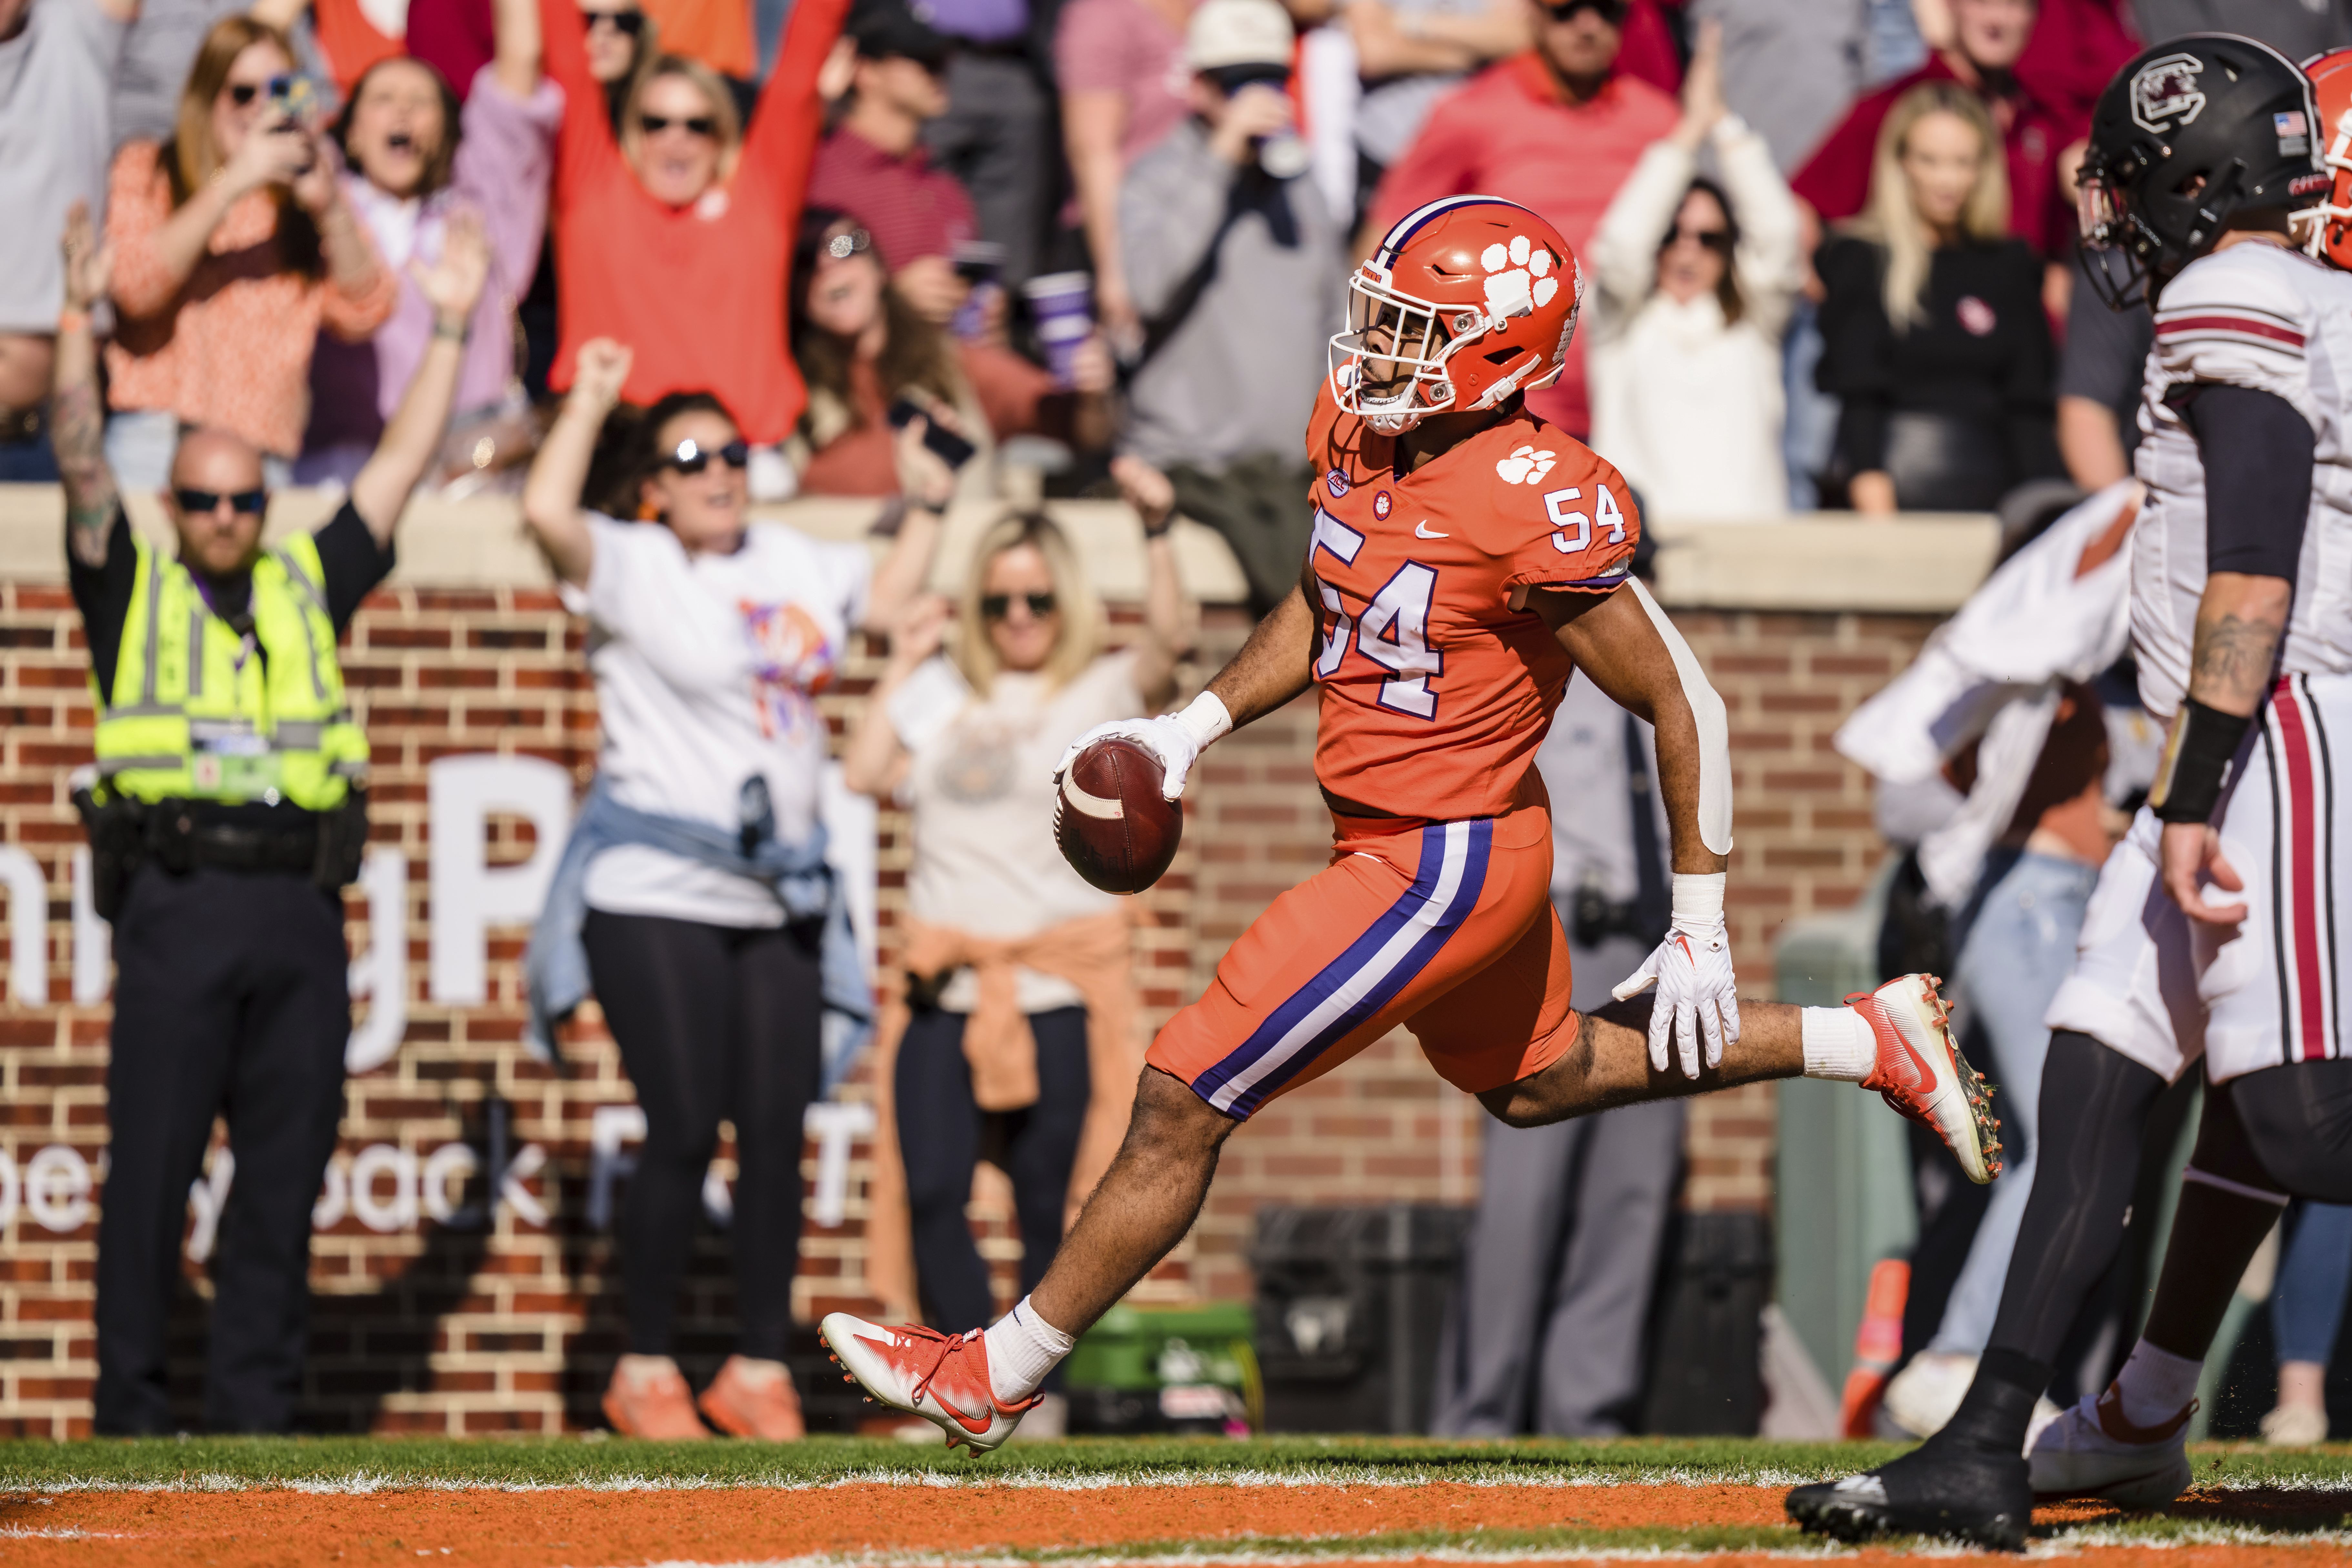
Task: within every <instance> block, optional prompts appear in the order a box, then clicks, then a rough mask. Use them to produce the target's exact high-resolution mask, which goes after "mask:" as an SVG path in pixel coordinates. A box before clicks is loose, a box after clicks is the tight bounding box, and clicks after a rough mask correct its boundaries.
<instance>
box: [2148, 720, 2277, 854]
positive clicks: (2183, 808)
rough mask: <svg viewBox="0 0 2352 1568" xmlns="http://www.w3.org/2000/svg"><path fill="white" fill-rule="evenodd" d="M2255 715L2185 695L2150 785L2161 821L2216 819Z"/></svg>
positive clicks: (2150, 803) (2152, 806)
mask: <svg viewBox="0 0 2352 1568" xmlns="http://www.w3.org/2000/svg"><path fill="white" fill-rule="evenodd" d="M2253 722H2254V721H2253V720H2252V719H2251V718H2240V717H2239V716H2238V715H2237V714H2235V713H2224V712H2222V711H2221V710H2220V709H2218V708H2209V707H2207V706H2206V705H2205V704H2204V703H2202V702H2200V701H2198V700H2197V699H2195V698H2194V697H2185V698H2183V699H2181V702H2180V711H2179V712H2178V713H2176V714H2174V715H2173V716H2172V731H2171V733H2170V734H2168V735H2167V736H2166V737H2165V741H2164V757H2163V760H2162V761H2161V762H2159V763H2158V764H2157V769H2156V782H2155V783H2154V784H2150V785H2149V786H2148V791H2147V805H2148V809H2149V810H2151V811H2153V812H2155V813H2156V817H2157V820H2158V821H2159V822H2199V823H2202V822H2210V821H2211V820H2212V818H2213V808H2214V806H2216V805H2220V804H2221V791H2222V790H2223V788H2225V787H2226V786H2227V785H2228V784H2229V782H2230V767H2231V763H2233V762H2235V761H2236V760H2237V755H2238V745H2239V742H2242V741H2243V740H2244V739H2245V738H2246V731H2247V730H2249V729H2250V728H2252V725H2253Z"/></svg>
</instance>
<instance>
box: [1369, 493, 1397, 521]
mask: <svg viewBox="0 0 2352 1568" xmlns="http://www.w3.org/2000/svg"><path fill="white" fill-rule="evenodd" d="M1393 505H1394V503H1393V502H1391V500H1389V492H1388V491H1386V490H1382V491H1381V493H1380V494H1378V495H1376V496H1374V497H1373V498H1372V515H1373V516H1374V517H1376V518H1379V519H1380V520H1381V521H1382V522H1386V521H1388V520H1389V512H1390V510H1391V508H1392V506H1393Z"/></svg>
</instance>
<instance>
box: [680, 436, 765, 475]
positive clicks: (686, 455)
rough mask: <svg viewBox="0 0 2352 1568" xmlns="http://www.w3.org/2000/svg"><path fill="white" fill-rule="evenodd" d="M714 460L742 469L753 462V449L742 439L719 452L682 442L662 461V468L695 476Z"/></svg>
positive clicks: (690, 442) (720, 448)
mask: <svg viewBox="0 0 2352 1568" xmlns="http://www.w3.org/2000/svg"><path fill="white" fill-rule="evenodd" d="M711 458H718V459H719V461H720V462H722V463H724V464H726V465H727V466H728V467H729V468H741V467H742V466H743V465H744V464H746V463H748V462H750V461H751V447H750V445H749V444H748V443H746V442H745V441H743V440H742V439H741V438H740V437H738V438H737V439H735V440H732V441H730V442H728V443H727V445H725V446H724V447H719V449H718V450H717V451H712V450H711V449H710V448H709V447H703V446H700V445H698V444H697V443H696V442H693V441H680V442H679V443H678V444H677V451H675V452H672V453H671V454H670V455H669V456H668V457H667V458H663V459H662V467H663V468H676V469H677V471H678V472H679V473H681V474H687V475H694V474H698V473H700V472H702V470H703V469H705V468H709V467H710V459H711Z"/></svg>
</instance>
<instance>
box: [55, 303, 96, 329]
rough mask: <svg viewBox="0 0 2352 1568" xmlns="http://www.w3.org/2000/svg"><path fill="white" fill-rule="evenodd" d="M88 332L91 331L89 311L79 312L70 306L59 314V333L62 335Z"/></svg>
mask: <svg viewBox="0 0 2352 1568" xmlns="http://www.w3.org/2000/svg"><path fill="white" fill-rule="evenodd" d="M86 331H89V311H88V310H76V309H74V308H73V307H72V306H70V305H68V306H67V307H66V308H65V309H64V310H59V311H58V333H59V334H60V335H63V334H64V333H67V332H86Z"/></svg>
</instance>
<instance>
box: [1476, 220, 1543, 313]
mask: <svg viewBox="0 0 2352 1568" xmlns="http://www.w3.org/2000/svg"><path fill="white" fill-rule="evenodd" d="M1478 261H1479V265H1481V266H1483V267H1484V268H1486V313H1487V314H1488V315H1490V316H1492V317H1494V318H1495V320H1496V321H1509V320H1510V319H1511V318H1512V317H1514V316H1528V315H1532V314H1534V313H1535V309H1536V307H1537V306H1538V305H1549V304H1550V303H1551V297H1552V296H1553V295H1555V294H1557V293H1559V279H1557V278H1551V277H1547V276H1546V274H1547V273H1549V272H1550V271H1551V252H1550V251H1549V250H1546V249H1544V248H1542V247H1538V246H1535V245H1530V244H1529V243H1528V237H1527V236H1526V235H1524V234H1515V235H1513V236H1512V237H1511V243H1510V244H1508V245H1505V244H1503V243H1502V242H1501V241H1499V240H1497V241H1496V243H1495V244H1493V245H1490V246H1488V247H1486V253H1485V254H1484V255H1482V256H1480V257H1479V258H1478Z"/></svg>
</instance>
